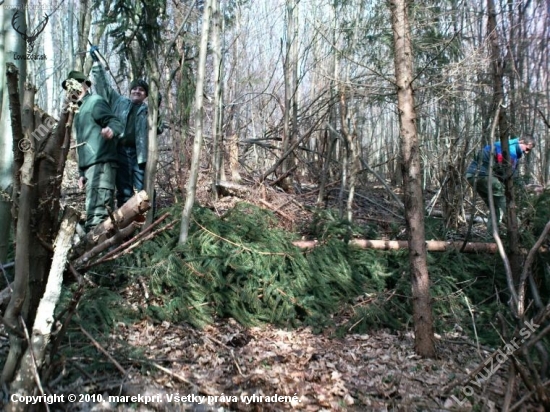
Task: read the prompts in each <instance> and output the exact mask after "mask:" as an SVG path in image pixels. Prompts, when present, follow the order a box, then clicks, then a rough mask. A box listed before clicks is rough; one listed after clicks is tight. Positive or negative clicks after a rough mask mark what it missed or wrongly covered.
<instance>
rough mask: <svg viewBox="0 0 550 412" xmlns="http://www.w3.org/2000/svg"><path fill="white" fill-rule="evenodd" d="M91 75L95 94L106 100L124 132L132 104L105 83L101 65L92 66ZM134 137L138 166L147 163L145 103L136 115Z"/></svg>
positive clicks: (147, 141)
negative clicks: (93, 80)
mask: <svg viewBox="0 0 550 412" xmlns="http://www.w3.org/2000/svg"><path fill="white" fill-rule="evenodd" d="M92 73H93V75H94V78H95V88H96V92H97V93H98V94H99V95H100V96H103V97H104V98H105V99H107V101H108V102H109V104H110V105H111V107H112V109H113V112H114V113H115V115H116V116H117V117H118V118H119V119H120V121H121V122H122V126H123V131H124V132H125V131H126V124H127V121H128V114H129V113H130V109H131V108H132V105H133V104H134V103H132V101H131V100H130V98H128V97H125V96H121V95H120V94H119V93H118V92H117V91H116V90H115V89H113V88H112V87H111V85H110V84H109V82H108V81H107V73H105V69H104V68H103V66H102V65H101V64H94V65H93V66H92ZM124 132H123V134H122V135H121V137H120V141H124ZM135 137H136V154H137V162H138V164H142V163H145V162H147V148H148V144H149V134H148V124H147V105H146V104H145V103H141V105H140V107H139V108H138V110H137V113H136V125H135Z"/></svg>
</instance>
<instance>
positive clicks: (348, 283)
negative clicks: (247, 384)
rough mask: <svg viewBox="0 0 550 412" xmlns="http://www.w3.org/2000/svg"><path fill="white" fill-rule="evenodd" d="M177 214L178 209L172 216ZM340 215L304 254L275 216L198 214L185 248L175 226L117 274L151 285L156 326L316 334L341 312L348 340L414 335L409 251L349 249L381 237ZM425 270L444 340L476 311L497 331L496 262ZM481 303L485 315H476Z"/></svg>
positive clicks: (471, 260)
mask: <svg viewBox="0 0 550 412" xmlns="http://www.w3.org/2000/svg"><path fill="white" fill-rule="evenodd" d="M179 213H180V210H179V209H178V208H177V207H174V208H173V210H172V215H173V216H178V215H179ZM334 216H335V215H333V214H332V213H331V212H330V211H321V212H319V213H318V214H316V215H315V218H314V219H313V220H312V221H311V222H310V224H309V226H308V227H307V228H303V232H308V235H315V236H316V237H317V239H318V240H319V246H317V247H316V248H314V249H312V250H307V251H305V250H301V249H298V248H297V247H295V246H293V244H292V241H293V240H296V239H298V237H299V234H297V233H289V232H288V231H284V230H282V229H280V228H279V227H278V225H277V221H276V219H275V217H274V216H273V215H272V213H271V212H270V211H267V210H264V209H261V208H258V207H256V206H254V205H251V204H248V203H244V202H243V203H239V204H238V205H237V206H236V207H235V208H234V209H232V210H231V211H229V212H228V213H227V214H226V215H224V216H223V217H221V218H220V217H219V216H217V215H216V214H215V213H213V212H212V211H211V210H209V209H207V208H202V207H196V208H195V210H194V213H193V219H194V220H193V222H192V226H191V230H190V233H191V236H190V237H189V239H188V241H187V243H186V244H185V245H183V246H180V245H178V244H177V239H178V228H177V226H176V227H175V228H174V229H173V230H172V231H171V232H165V233H163V234H162V235H160V236H158V237H157V238H155V239H153V240H152V241H149V242H148V243H146V244H145V245H143V246H142V247H141V248H140V249H139V250H137V251H135V252H134V254H133V255H132V256H131V257H129V258H127V259H126V261H122V262H118V263H117V267H118V269H117V268H116V267H114V268H111V269H114V270H115V271H116V270H119V271H122V270H123V271H124V272H125V275H126V276H128V277H129V279H130V280H131V279H137V278H138V277H139V278H142V279H145V280H146V282H147V284H148V286H149V288H150V292H151V294H152V295H153V299H151V301H150V303H149V305H148V306H147V307H145V308H142V310H143V311H144V312H145V314H146V315H148V316H151V317H152V318H154V319H157V320H159V321H164V320H166V321H169V322H188V323H190V324H192V325H194V326H196V327H203V326H205V325H207V324H210V323H212V322H213V321H214V320H215V318H216V317H232V318H234V319H236V320H237V321H238V322H240V323H242V324H244V325H259V324H263V323H272V324H275V325H278V326H282V327H296V326H306V325H310V326H313V327H314V330H316V331H320V330H322V329H323V328H325V327H328V326H334V320H335V315H337V314H344V313H345V314H346V317H347V319H348V320H347V322H344V324H342V322H340V323H339V324H340V329H339V330H340V332H343V333H346V332H349V331H353V332H359V333H360V332H364V331H366V330H369V329H372V328H373V327H390V328H392V329H398V328H402V327H404V326H405V327H406V326H411V322H412V319H411V310H410V280H409V279H410V277H409V269H408V265H409V261H408V258H407V253H408V252H407V251H399V252H384V251H374V250H361V249H358V248H355V247H351V246H348V244H347V242H346V240H347V239H350V238H352V237H365V235H366V233H368V234H369V235H370V236H375V233H374V232H373V229H372V228H367V229H365V228H364V227H362V228H361V227H354V226H353V225H350V224H349V223H347V222H345V221H342V220H339V219H337V218H335V217H334ZM429 265H430V274H431V278H432V283H433V287H432V294H433V297H434V312H435V313H436V319H438V325H437V326H438V330H440V331H441V329H446V328H451V327H453V326H454V325H455V324H457V323H458V324H462V325H464V324H470V323H471V316H472V313H474V312H475V313H476V316H479V317H480V322H482V323H485V322H491V321H492V316H493V314H494V312H496V310H497V308H492V309H488V307H489V306H490V305H491V304H492V303H494V302H497V303H496V304H497V305H499V304H500V303H499V302H505V301H506V296H505V295H506V291H505V287H504V285H505V279H504V275H503V272H502V271H501V268H500V263H499V260H498V257H494V258H493V257H492V258H490V259H488V258H487V256H474V255H461V254H459V253H456V252H448V253H437V254H431V255H429ZM501 274H502V275H501ZM495 291H496V292H495ZM495 293H497V294H499V293H501V294H502V296H496V295H495ZM499 298H500V299H499ZM480 302H485V305H486V306H487V305H488V306H487V307H484V308H483V309H480V308H478V307H477V306H476V305H477V304H478V303H480ZM488 302H489V303H488ZM484 316H486V318H483V317H484ZM480 328H481V325H478V329H480Z"/></svg>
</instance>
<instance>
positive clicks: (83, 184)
mask: <svg viewBox="0 0 550 412" xmlns="http://www.w3.org/2000/svg"><path fill="white" fill-rule="evenodd" d="M85 187H86V178H85V177H84V176H80V178H79V179H78V188H79V189H80V190H84V188H85Z"/></svg>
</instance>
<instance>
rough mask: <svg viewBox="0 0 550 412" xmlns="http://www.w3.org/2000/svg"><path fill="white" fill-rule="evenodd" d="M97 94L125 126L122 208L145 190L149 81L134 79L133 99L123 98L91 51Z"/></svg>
mask: <svg viewBox="0 0 550 412" xmlns="http://www.w3.org/2000/svg"><path fill="white" fill-rule="evenodd" d="M91 55H92V57H93V58H94V60H95V62H94V64H93V66H92V73H93V75H94V78H95V81H96V84H95V87H96V91H97V93H98V94H99V95H100V96H103V97H104V98H105V99H107V101H108V102H109V104H110V105H111V107H112V108H113V112H114V113H115V114H116V116H117V117H118V119H119V120H120V122H121V123H122V125H123V131H124V132H123V134H122V136H121V138H120V140H119V142H118V146H117V152H118V172H117V179H116V188H117V195H116V196H117V205H118V207H120V206H122V205H123V204H124V203H126V202H127V201H128V199H130V198H131V197H132V196H133V195H134V188H135V189H136V190H137V191H140V190H143V186H144V183H143V182H144V177H145V166H146V162H147V149H148V138H149V135H148V124H147V105H146V104H145V99H146V98H147V96H148V94H149V85H148V84H147V82H146V81H145V80H134V81H133V82H132V83H131V85H130V98H128V97H125V96H121V95H120V94H119V93H118V92H117V91H116V90H115V89H113V87H112V86H111V85H110V84H109V81H108V80H107V74H106V72H105V68H104V67H103V66H102V65H101V64H100V63H99V61H98V60H97V56H96V55H95V53H93V48H92V52H91Z"/></svg>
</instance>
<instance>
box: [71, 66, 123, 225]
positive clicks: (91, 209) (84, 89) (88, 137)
mask: <svg viewBox="0 0 550 412" xmlns="http://www.w3.org/2000/svg"><path fill="white" fill-rule="evenodd" d="M61 86H62V87H63V89H65V90H66V91H67V94H68V96H69V97H70V100H72V101H73V102H75V101H76V104H77V105H78V106H79V107H78V111H77V112H76V115H75V118H74V130H75V133H76V143H77V153H78V169H79V172H80V178H79V180H78V184H79V186H80V187H81V188H84V187H85V188H86V224H85V229H86V231H87V232H89V231H90V230H92V229H93V228H94V227H95V226H97V225H98V224H100V223H101V222H102V221H103V220H105V219H106V218H107V217H108V216H109V214H108V211H107V207H110V208H111V210H113V209H114V190H115V179H116V169H117V152H116V145H117V138H118V136H120V134H121V133H122V131H123V128H122V124H121V123H120V121H119V120H118V118H117V117H116V116H115V114H114V113H113V112H112V111H111V108H110V107H109V104H108V103H107V101H106V100H105V99H104V98H103V97H101V96H98V95H92V94H90V93H89V90H88V89H89V88H90V86H91V82H90V81H89V80H88V79H87V78H86V76H85V75H84V73H82V72H79V71H72V72H70V73H69V75H68V76H67V79H66V80H64V81H63V83H62V84H61Z"/></svg>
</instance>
